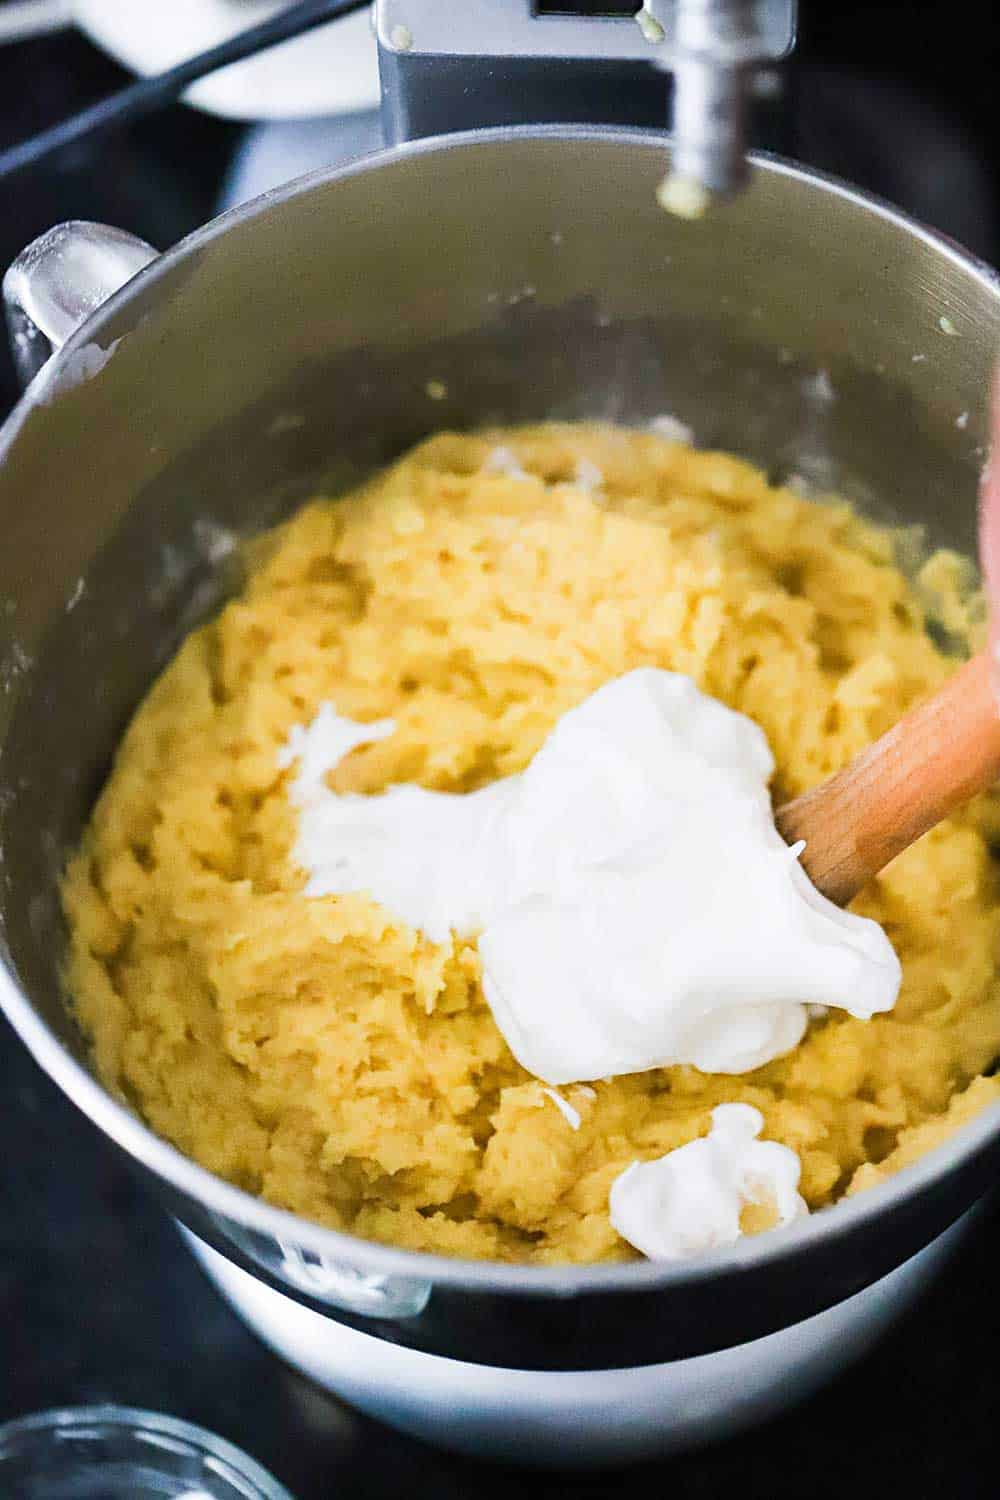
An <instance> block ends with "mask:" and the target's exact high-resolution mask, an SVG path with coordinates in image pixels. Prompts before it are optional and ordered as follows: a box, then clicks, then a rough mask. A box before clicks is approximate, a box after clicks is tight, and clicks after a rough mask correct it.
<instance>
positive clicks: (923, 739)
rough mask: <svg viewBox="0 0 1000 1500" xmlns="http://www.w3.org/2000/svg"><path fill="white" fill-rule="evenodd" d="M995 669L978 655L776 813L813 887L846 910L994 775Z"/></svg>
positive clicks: (998, 766) (998, 737) (999, 716)
mask: <svg viewBox="0 0 1000 1500" xmlns="http://www.w3.org/2000/svg"><path fill="white" fill-rule="evenodd" d="M994 672H995V668H994V665H993V663H992V661H991V659H990V655H989V653H987V652H985V651H984V652H982V653H981V654H980V655H979V656H975V657H973V659H972V660H971V661H969V662H966V664H965V665H964V666H963V667H961V668H960V669H959V671H957V672H956V673H955V675H954V677H951V678H949V680H948V681H947V682H946V683H945V685H944V687H943V688H942V689H941V691H940V692H938V693H935V695H934V697H933V698H930V699H928V700H927V702H926V703H922V704H920V705H919V706H918V707H917V708H915V709H913V710H912V712H911V713H908V714H907V715H906V717H905V718H903V719H901V720H900V721H899V723H898V724H896V725H895V726H894V727H893V728H892V729H890V730H889V732H888V734H884V735H883V736H882V738H881V739H880V740H876V742H875V744H874V745H871V746H870V747H869V748H868V749H867V750H865V751H864V752H863V753H862V754H861V755H859V756H858V757H857V759H856V760H853V761H852V762H851V764H850V765H849V766H847V767H846V769H845V770H843V771H841V772H840V773H839V775H837V776H834V777H832V778H831V780H829V781H825V782H824V783H823V785H822V786H818V787H816V788H814V790H813V791H811V792H806V793H805V794H804V795H803V796H801V797H796V798H795V801H794V802H789V803H787V804H786V806H785V807H782V808H780V809H779V810H778V812H777V813H776V814H775V822H776V823H777V825H778V831H779V833H780V834H781V835H782V837H783V838H784V839H785V840H786V841H787V842H788V843H789V844H794V843H796V842H797V841H798V840H799V839H805V842H806V847H805V849H804V850H803V851H802V866H803V868H804V869H805V871H806V873H807V874H808V875H809V877H810V879H811V880H812V882H813V885H815V886H816V887H817V889H818V890H820V891H822V892H823V895H824V896H829V898H830V900H831V901H835V902H836V903H837V905H838V906H845V905H846V904H847V902H848V901H850V899H851V897H852V896H855V895H857V893H858V891H859V890H860V889H861V887H862V886H863V885H864V884H865V883H866V881H868V880H870V879H871V877H872V876H873V875H877V874H878V872H879V870H881V869H883V868H884V867H885V866H886V865H887V864H888V863H889V861H890V860H891V859H895V857H896V855H897V854H901V853H902V852H903V850H904V849H906V848H908V847H909V845H910V844H912V843H913V842H914V841H915V840H916V839H918V838H919V837H920V835H921V834H922V833H926V832H927V830H928V829H929V828H933V827H934V824H935V823H940V821H941V819H942V818H946V817H947V816H948V814H949V813H950V812H953V811H954V809H955V808H956V807H959V806H960V805H961V804H962V803H963V802H968V800H969V798H970V797H974V796H975V795H976V793H977V792H983V791H985V790H986V788H987V787H989V786H991V785H992V784H993V782H994V781H996V780H998V779H1000V709H998V707H997V699H996V695H995V689H994Z"/></svg>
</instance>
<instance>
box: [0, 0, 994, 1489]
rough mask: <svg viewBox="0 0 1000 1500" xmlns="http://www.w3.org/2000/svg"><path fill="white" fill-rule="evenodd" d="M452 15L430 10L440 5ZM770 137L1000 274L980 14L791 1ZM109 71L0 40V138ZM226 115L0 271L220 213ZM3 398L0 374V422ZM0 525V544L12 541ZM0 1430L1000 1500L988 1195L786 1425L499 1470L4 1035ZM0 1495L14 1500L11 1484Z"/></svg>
mask: <svg viewBox="0 0 1000 1500" xmlns="http://www.w3.org/2000/svg"><path fill="white" fill-rule="evenodd" d="M442 3H443V0H442ZM802 9H803V15H802V18H801V36H800V45H799V49H798V52H797V55H796V58H795V60H794V62H793V63H792V65H791V66H790V68H789V70H788V75H789V76H788V89H787V96H786V101H785V103H784V104H783V105H782V106H780V107H779V108H778V109H777V111H776V114H775V118H774V119H773V120H772V121H771V122H770V123H769V124H767V125H766V139H767V141H768V143H769V144H770V143H772V142H773V143H774V144H778V145H779V146H781V147H782V148H783V149H785V150H786V151H788V152H789V153H790V154H792V155H795V156H797V157H799V158H801V159H803V160H805V161H807V162H809V163H811V164H813V165H816V166H821V167H823V168H825V169H826V170H829V171H833V172H837V173H839V174H841V175H843V176H847V177H850V178H852V179H853V180H854V181H857V182H859V183H861V184H862V185H863V186H865V187H868V188H870V189H872V190H874V191H877V192H880V193H882V194H884V195H885V196H887V197H889V198H892V199H893V200H894V201H896V202H899V203H901V204H902V205H903V206H904V207H906V208H908V209H909V210H910V211H911V212H914V213H916V214H917V215H918V216H919V217H921V218H923V219H925V220H927V221H928V222H930V223H932V224H934V225H935V226H936V227H938V228H939V229H942V230H944V231H945V232H946V233H949V234H951V235H953V236H954V237H955V238H956V239H958V240H960V241H961V242H962V243H964V244H966V245H967V246H969V247H970V248H972V249H974V250H975V251H977V252H978V253H979V254H980V255H982V256H984V257H986V258H987V259H989V260H991V261H992V262H993V263H994V264H996V263H997V262H998V261H1000V150H998V146H997V143H996V132H995V129H994V123H993V115H994V111H995V110H996V109H998V108H1000V91H998V87H997V63H998V48H997V20H996V17H995V14H994V8H993V6H992V5H989V6H978V5H969V4H966V3H964V0H956V3H954V4H951V5H944V4H941V3H940V0H934V3H931V0H912V3H898V4H882V5H879V4H878V3H877V0H874V3H872V0H868V3H865V0H845V3H842V4H835V3H832V0H827V3H821V0H802ZM124 81H125V75H124V74H122V73H121V72H120V70H119V69H118V68H116V67H115V65H114V64H112V63H111V62H109V61H107V60H106V59H105V58H103V57H102V56H101V55H100V54H99V53H98V52H96V51H95V50H94V49H93V48H91V47H90V46H89V44H88V43H87V42H86V41H85V40H84V39H83V38H82V37H80V36H78V35H76V34H75V33H65V34H60V35H57V36H53V37H48V38H44V39H40V40H38V41H34V42H29V43H23V44H19V45H18V46H16V47H6V48H0V144H2V145H6V144H8V143H11V142H13V141H16V140H18V139H21V138H22V137H23V136H25V135H27V134H29V133H31V132H32V131H33V130H36V129H38V128H40V127H42V126H43V125H46V124H49V123H52V122H53V121H54V120H56V119H58V118H61V117H62V116H63V115H65V114H67V113H69V112H70V111H71V110H73V109H76V108H79V107H81V106H82V105H84V104H86V103H89V102H91V101H92V100H93V99H96V98H98V97H100V96H101V95H102V94H104V93H106V92H108V91H110V90H111V89H112V88H114V87H117V86H118V85H120V84H121V83H122V82H124ZM241 135H242V131H241V128H240V127H239V126H235V125H231V124H224V123H221V122H219V121H217V120H212V119H208V118H206V117H204V116H201V115H198V114H196V113H195V112H193V111H188V110H183V109H174V110H170V111H167V112H165V113H163V114H161V115H159V116H157V117H156V118H155V119H152V120H148V121H145V122H142V123H141V124H139V125H137V126H134V127H132V128H131V129H129V130H128V131H127V132H125V133H124V134H122V135H120V136H117V137H115V138H113V139H110V140H108V141H105V142H104V143H102V145H101V146H100V147H99V148H97V149H93V148H86V147H80V148H74V149H73V150H72V151H69V152H67V153H65V154H64V155H63V156H62V157H60V158H59V159H58V160H57V161H56V162H55V163H53V164H52V165H51V166H50V167H47V168H46V169H45V170H44V171H41V170H40V171H35V172H33V173H29V174H26V175H25V176H23V177H19V178H16V179H13V180H11V181H8V182H0V262H2V264H6V263H7V262H8V261H9V260H10V259H11V258H12V257H13V256H14V255H15V254H16V253H17V251H18V250H19V249H20V248H21V247H22V246H23V245H24V244H25V243H27V241H29V240H30V239H32V238H33V237H34V236H35V235H36V234H38V233H40V232H41V231H42V230H43V229H46V228H48V227H49V226H50V225H51V224H52V223H55V222H57V221H58V220H60V219H66V218H72V217H83V218H92V219H99V220H107V221H109V222H112V223H115V224H118V225H120V226H121V227H123V228H126V229H130V230H132V231H133V232H135V233H137V234H140V235H142V236H143V237H144V238H146V239H148V240H150V241H151V242H152V243H153V244H155V245H157V246H159V247H161V248H165V247H166V246H167V245H169V244H171V243H173V242H174V241H176V240H177V239H178V238H180V237H181V236H182V235H183V234H185V233H186V232H188V231H189V230H190V229H192V228H194V227H195V226H196V225H197V224H199V223H201V222H203V221H204V220H205V219H206V218H208V217H210V216H211V214H212V212H213V206H214V203H215V201H216V196H217V193H218V191H219V186H220V183H221V181H222V178H223V174H224V172H225V169H226V166H227V164H228V163H229V161H230V160H231V158H232V154H233V151H234V149H235V148H236V146H237V144H238V142H239V140H240V138H241ZM15 397H16V389H15V386H14V381H13V374H12V371H11V368H10V364H9V361H8V359H7V356H6V351H4V353H3V356H2V361H0V408H2V409H3V410H6V409H7V407H9V406H10V404H11V403H12V402H13V400H14V399H15ZM2 544H3V543H2V537H0V545H2ZM0 1111H2V1113H0V1119H2V1121H3V1124H4V1127H5V1128H4V1133H3V1137H2V1146H0V1421H3V1420H6V1419H7V1418H9V1417H13V1416H17V1415H20V1414H22V1413H25V1412H29V1411H33V1410H37V1409H40V1408H45V1407H50V1406H55V1405H60V1404H76V1403H80V1402H89V1401H103V1400H114V1401H119V1402H126V1403H132V1404H136V1405H140V1406H148V1407H152V1408H154V1409H157V1410H160V1411H165V1412H170V1413H173V1414H175V1415H177V1416H182V1417H187V1418H189V1419H191V1420H193V1421H196V1422H199V1423H201V1424H203V1425H204V1426H207V1427H209V1428H211V1429H213V1430H214V1431H216V1432H219V1433H221V1434H222V1435H224V1436H226V1437H228V1438H230V1439H231V1440H232V1441H234V1442H236V1443H237V1444H239V1445H240V1446H241V1447H244V1448H246V1449H247V1450H248V1451H250V1452H251V1453H253V1454H254V1456H255V1457H257V1458H258V1459H259V1460H260V1461H261V1462H262V1463H264V1464H265V1465H266V1466H267V1467H269V1468H271V1469H272V1470H273V1471H274V1473H275V1474H276V1475H277V1476H278V1477H279V1478H280V1479H282V1480H283V1481H284V1483H285V1484H287V1485H288V1486H289V1488H290V1489H291V1490H292V1492H293V1493H294V1494H295V1495H296V1496H298V1497H299V1500H319V1497H326V1496H351V1497H356V1500H369V1497H370V1500H375V1497H387V1496H389V1495H395V1494H397V1493H398V1492H403V1493H406V1494H409V1495H418V1496H422V1495H431V1494H434V1495H435V1496H436V1497H440V1500H452V1497H458V1496H465V1495H471V1494H477V1495H479V1496H482V1497H484V1500H488V1497H491V1496H499V1495H501V1494H505V1493H506V1492H507V1487H508V1486H509V1485H511V1484H512V1483H513V1484H514V1485H515V1486H516V1487H517V1489H518V1490H519V1491H520V1493H521V1494H525V1495H530V1496H537V1497H548V1496H555V1495H557V1494H562V1493H564V1492H574V1493H575V1494H577V1495H578V1496H581V1497H597V1496H609V1497H610V1496H612V1495H617V1494H619V1493H620V1492H621V1490H622V1487H623V1485H625V1484H634V1485H638V1486H640V1487H641V1488H643V1489H648V1490H649V1492H650V1493H652V1494H656V1495H659V1494H671V1495H676V1496H682V1497H689V1496H690V1497H709V1496H716V1495H720V1496H721V1495H723V1494H728V1493H730V1492H731V1491H732V1490H733V1489H734V1488H735V1487H738V1489H739V1493H740V1494H741V1495H743V1496H746V1497H758V1496H761V1497H765V1496H766V1497H775V1500H784V1497H789V1500H791V1497H800V1496H810V1497H815V1500H823V1497H827V1496H829V1497H834V1496H836V1497H837V1500H843V1497H844V1496H845V1495H847V1496H849V1497H851V1500H860V1497H867V1496H872V1497H874V1496H880V1497H893V1496H896V1495H903V1494H906V1495H907V1496H909V1497H914V1500H916V1497H924V1496H960V1497H966V1496H969V1497H972V1496H979V1495H983V1496H986V1495H991V1496H992V1495H996V1494H997V1492H998V1489H1000V1478H998V1471H997V1459H996V1445H995V1436H996V1433H997V1428H998V1425H1000V1400H998V1376H997V1371H996V1364H995V1360H996V1351H997V1349H998V1347H1000V1294H998V1286H1000V1206H997V1205H996V1204H993V1205H991V1206H989V1207H988V1208H987V1209H986V1210H985V1211H984V1213H983V1215H982V1218H981V1220H980V1222H979V1224H978V1225H977V1227H976V1228H975V1229H974V1231H973V1232H972V1234H971V1235H970V1237H969V1240H968V1241H967V1243H966V1245H965V1246H964V1247H963V1249H962V1251H961V1252H960V1254H959V1256H958V1257H957V1259H956V1260H955V1261H954V1263H953V1265H952V1266H951V1268H950V1269H949V1270H948V1271H947V1272H946V1274H945V1275H944V1276H943V1277H942V1278H941V1279H940V1280H939V1281H938V1282H937V1283H936V1284H935V1285H934V1287H933V1288H932V1289H931V1290H930V1291H929V1292H928V1293H927V1295H926V1296H925V1298H924V1300H923V1301H922V1303H921V1304H920V1305H919V1307H918V1308H917V1310H916V1311H914V1312H913V1313H912V1314H911V1315H910V1316H909V1317H908V1318H907V1319H906V1320H905V1321H904V1322H903V1323H902V1324H901V1325H900V1326H898V1327H897V1329H896V1331H895V1332H894V1333H893V1334H891V1335H890V1337H889V1338H888V1339H886V1340H885V1341H884V1342H883V1343H882V1344H881V1345H880V1346H879V1347H878V1349H877V1351H876V1352H875V1353H874V1354H873V1355H872V1356H870V1357H869V1358H868V1359H867V1360H866V1361H864V1362H863V1363H862V1364H861V1365H859V1366H858V1367H856V1368H855V1369H853V1370H851V1371H850V1372H849V1373H848V1374H846V1375H845V1376H843V1377H842V1378H841V1379H840V1380H839V1381H838V1382H836V1383H835V1384H834V1385H832V1386H831V1387H829V1389H828V1390H826V1391H825V1392H824V1393H822V1394H821V1395H819V1396H817V1397H815V1398H813V1400H811V1401H810V1402H809V1403H807V1404H806V1405H805V1406H803V1407H801V1408H799V1409H795V1410H793V1411H792V1412H790V1413H789V1414H788V1415H787V1416H785V1417H783V1418H781V1419H780V1420H778V1421H776V1422H773V1423H771V1424H769V1425H768V1426H766V1427H764V1428H761V1429H759V1430H758V1431H756V1432H754V1433H752V1434H750V1435H749V1436H745V1437H742V1438H739V1439H736V1440H734V1441H731V1442H730V1443H728V1444H723V1445H721V1446H717V1447H714V1448H711V1449H707V1450H704V1451H702V1452H699V1453H695V1454H689V1455H687V1456H685V1457H682V1458H679V1459H675V1460H673V1461H671V1462H669V1463H664V1464H660V1465H656V1466H654V1467H649V1468H643V1469H639V1470H633V1471H631V1472H630V1473H628V1474H623V1473H618V1474H609V1473H605V1474H591V1475H586V1474H584V1475H573V1476H569V1475H563V1476H554V1475H538V1474H533V1473H530V1472H520V1473H517V1474H512V1473H511V1472H510V1471H503V1470H501V1469H498V1468H495V1467H487V1466H484V1465H479V1464H474V1463H472V1462H467V1461H463V1460H459V1459H455V1458H452V1457H450V1456H447V1455H444V1454H442V1453H439V1452H437V1451H435V1450H432V1449H430V1448H427V1447H424V1446H423V1445H421V1444H418V1443H415V1442H413V1441H411V1440H409V1439H406V1438H403V1437H400V1436H398V1435H396V1434H394V1433H392V1432H390V1431H388V1430H387V1429H384V1428H381V1427H379V1426H377V1425H376V1424H375V1423H373V1422H370V1421H369V1420H367V1419H365V1418H362V1417H360V1416H358V1415H356V1414H355V1413H354V1412H352V1411H350V1410H349V1409H348V1408H346V1407H343V1406H341V1405H339V1404H338V1403H336V1402H334V1401H333V1400H331V1399H329V1398H327V1397H326V1396H324V1395H322V1394H321V1393H320V1392H318V1391H317V1390H316V1389H314V1388H313V1387H312V1386H310V1385H308V1384H307V1383H306V1382H304V1381H303V1380H301V1379H299V1378H298V1377H297V1376H296V1375H294V1374H292V1373H291V1372H289V1371H288V1370H286V1369H285V1368H284V1367H283V1366H282V1365H281V1364H280V1363H279V1362H278V1361H277V1360H275V1359H274V1358H273V1357H272V1356H271V1355H269V1354H267V1353H266V1352H265V1351H264V1350H263V1348H262V1347H261V1346H260V1345H258V1343H257V1342H256V1341H255V1339H254V1338H253V1337H252V1336H251V1335H250V1334H248V1333H247V1332H246V1331H245V1330H244V1329H243V1327H242V1325H241V1324H240V1323H239V1322H238V1321H237V1319H236V1318H235V1317H234V1316H233V1315H232V1314H231V1313H230V1312H229V1311H228V1309H227V1308H226V1307H225V1305H224V1304H223V1303H222V1302H221V1301H220V1300H219V1298H218V1297H217V1296H216V1294H215V1293H214V1291H213V1290H212V1289H211V1288H210V1286H209V1285H208V1283H207V1282H206V1281H205V1280H204V1279H203V1277H202V1274H201V1272H200V1271H199V1270H198V1268H197V1267H196V1265H195V1263H194V1262H193V1260H192V1259H191V1258H190V1256H189V1255H188V1253H187V1252H186V1250H184V1249H183V1247H182V1246H181V1244H180V1241H179V1238H178V1235H177V1232H176V1230H175V1229H174V1227H173V1226H172V1224H171V1223H170V1222H169V1220H167V1219H166V1218H165V1217H164V1215H163V1214H162V1212H161V1211H160V1210H159V1209H158V1208H157V1207H156V1206H155V1205H154V1204H153V1202H152V1201H151V1200H150V1199H149V1198H148V1197H147V1196H146V1195H145V1193H144V1192H143V1191H142V1190H141V1189H140V1188H138V1187H137V1186H136V1184H135V1183H134V1182H133V1181H132V1179H131V1178H130V1177H129V1175H128V1174H127V1173H125V1172H124V1171H123V1170H122V1168H121V1166H120V1165H119V1164H118V1163H116V1162H115V1161H114V1160H112V1158H111V1155H110V1152H109V1150H108V1149H107V1148H106V1147H105V1146H104V1144H103V1143H102V1141H101V1139H100V1137H99V1136H98V1134H97V1132H96V1131H95V1130H94V1129H93V1128H92V1127H91V1125H90V1124H89V1122H87V1121H86V1120H84V1119H83V1118H82V1117H81V1116H80V1115H78V1114H77V1112H76V1111H75V1110H74V1109H73V1107H72V1106H71V1105H69V1104H68V1103H67V1102H66V1101H65V1100H64V1099H63V1097H62V1096H61V1095H60V1094H59V1092H58V1091H57V1090H56V1089H55V1088H54V1086H53V1085H52V1084H51V1083H49V1081H48V1080H47V1079H46V1078H44V1077H43V1076H42V1075H41V1074H40V1073H39V1071H38V1069H37V1068H36V1067H35V1066H34V1064H33V1063H32V1062H31V1061H30V1060H29V1058H28V1057H27V1055H26V1054H25V1053H24V1051H23V1049H22V1048H21V1047H20V1045H19V1043H18V1042H17V1041H16V1039H15V1038H14V1037H13V1035H12V1034H11V1033H10V1031H9V1030H8V1029H7V1028H6V1025H5V1024H3V1023H0ZM0 1500H7V1497H6V1496H3V1497H0Z"/></svg>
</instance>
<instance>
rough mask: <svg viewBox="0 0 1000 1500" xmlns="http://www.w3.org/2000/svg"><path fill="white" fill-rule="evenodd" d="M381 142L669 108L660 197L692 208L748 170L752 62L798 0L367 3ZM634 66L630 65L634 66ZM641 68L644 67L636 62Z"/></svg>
mask: <svg viewBox="0 0 1000 1500" xmlns="http://www.w3.org/2000/svg"><path fill="white" fill-rule="evenodd" d="M375 11H376V30H377V35H378V43H379V65H380V69H381V76H382V90H383V115H384V119H385V127H386V134H387V136H388V138H389V140H391V141H400V140H408V139H412V138H414V137H416V136H426V135H438V134H446V133H447V132H449V131H453V130H463V129H468V128H471V127H473V126H481V125H503V124H522V123H529V122H530V123H541V122H546V121H573V122H576V123H581V122H600V123H611V124H614V123H622V124H625V123H634V122H635V116H636V114H637V113H640V114H642V113H644V112H647V111H648V109H649V104H650V101H651V100H652V101H654V102H653V108H654V109H657V110H658V117H659V119H662V118H663V116H664V114H665V101H664V99H663V93H664V89H663V80H662V78H661V77H660V76H659V75H661V74H662V73H664V72H669V73H672V74H673V77H674V102H673V164H672V169H671V173H670V176H669V178H668V179H667V181H666V183H665V184H664V191H663V194H662V197H663V201H664V204H665V206H667V207H670V208H672V209H674V210H675V211H677V212H681V213H692V214H693V213H696V212H699V211H700V210H701V209H702V208H704V206H705V205H706V204H707V202H708V201H709V200H710V198H711V197H713V196H726V195H729V194H731V193H733V192H735V191H737V190H738V189H739V187H740V186H741V184H742V182H743V179H744V176H745V156H746V126H745V120H746V113H747V98H748V95H749V92H750V83H751V78H752V74H753V72H754V70H755V69H756V68H759V67H761V66H764V65H766V64H768V63H773V62H776V61H779V60H780V59H781V58H783V57H786V56H787V55H788V53H789V52H790V51H791V49H792V47H793V46H794V43H795V21H796V0H645V4H642V5H639V4H636V3H635V0H575V3H574V0H462V3H461V4H460V5H450V4H445V3H442V0H376V7H375ZM637 65H640V66H637ZM642 65H644V66H642Z"/></svg>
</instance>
